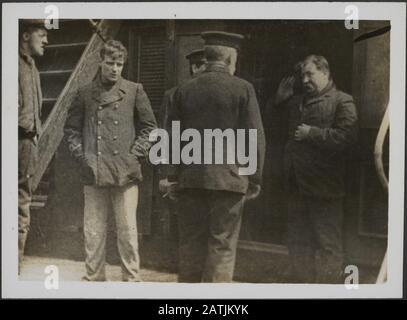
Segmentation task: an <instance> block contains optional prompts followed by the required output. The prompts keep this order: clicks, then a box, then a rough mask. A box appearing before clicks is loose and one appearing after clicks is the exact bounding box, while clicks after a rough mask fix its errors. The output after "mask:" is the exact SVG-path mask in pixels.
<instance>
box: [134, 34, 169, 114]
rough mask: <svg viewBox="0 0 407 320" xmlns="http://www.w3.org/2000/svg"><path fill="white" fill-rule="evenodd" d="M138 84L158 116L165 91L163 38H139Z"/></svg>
mask: <svg viewBox="0 0 407 320" xmlns="http://www.w3.org/2000/svg"><path fill="white" fill-rule="evenodd" d="M139 41H140V43H139V59H138V77H137V78H138V82H140V83H142V84H143V86H144V90H145V91H146V93H147V95H148V97H149V99H150V101H151V105H152V107H153V110H154V113H155V114H158V112H159V110H160V107H161V103H162V98H163V95H164V91H165V45H166V44H165V38H164V36H160V35H156V36H141V37H140V38H139Z"/></svg>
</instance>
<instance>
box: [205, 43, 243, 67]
mask: <svg viewBox="0 0 407 320" xmlns="http://www.w3.org/2000/svg"><path fill="white" fill-rule="evenodd" d="M204 50H205V57H206V60H207V61H208V62H215V61H223V62H225V63H227V62H228V60H229V59H230V57H231V56H232V55H233V54H236V53H237V51H236V49H235V48H231V47H226V46H218V45H205V47H204Z"/></svg>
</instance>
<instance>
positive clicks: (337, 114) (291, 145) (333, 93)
mask: <svg viewBox="0 0 407 320" xmlns="http://www.w3.org/2000/svg"><path fill="white" fill-rule="evenodd" d="M292 102H294V104H293V105H291V107H290V108H299V109H300V110H297V111H298V112H297V111H296V112H293V110H291V111H292V112H291V113H292V115H291V116H294V117H297V114H299V118H298V119H294V121H293V123H292V124H291V125H290V130H289V140H288V142H287V144H286V148H285V160H284V167H285V176H286V183H287V186H288V185H289V184H290V179H291V178H292V177H295V179H296V181H297V184H298V187H299V190H300V192H301V193H302V194H304V195H306V196H311V197H318V198H340V197H343V196H344V194H345V188H344V155H345V153H346V150H347V148H348V147H349V146H351V145H352V144H354V143H355V141H356V137H357V119H358V117H357V111H356V107H355V104H354V102H353V98H352V96H350V95H349V94H346V93H344V92H342V91H340V90H337V89H336V87H335V85H334V84H333V83H330V84H329V85H328V86H327V88H326V89H325V90H324V91H323V92H321V94H320V95H318V96H316V97H313V98H308V99H307V98H306V97H302V98H301V97H300V99H298V97H295V99H292ZM295 103H297V104H296V105H295ZM291 104H292V103H291ZM292 120H293V119H292ZM295 122H297V125H299V124H301V123H304V124H307V125H309V126H311V129H310V131H309V134H308V136H307V138H306V139H305V140H302V141H296V140H295V139H294V134H295V129H296V128H295V127H294V124H295Z"/></svg>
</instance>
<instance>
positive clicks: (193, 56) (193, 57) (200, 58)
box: [185, 49, 206, 64]
mask: <svg viewBox="0 0 407 320" xmlns="http://www.w3.org/2000/svg"><path fill="white" fill-rule="evenodd" d="M185 58H187V59H188V60H189V63H190V64H195V63H199V62H205V61H206V59H205V54H204V50H203V49H197V50H194V51H191V52H190V53H188V54H187V55H186V56H185Z"/></svg>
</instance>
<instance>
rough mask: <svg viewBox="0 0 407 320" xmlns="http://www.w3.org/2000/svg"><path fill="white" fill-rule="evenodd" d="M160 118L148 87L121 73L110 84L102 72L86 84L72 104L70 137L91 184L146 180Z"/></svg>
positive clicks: (84, 177)
mask: <svg viewBox="0 0 407 320" xmlns="http://www.w3.org/2000/svg"><path fill="white" fill-rule="evenodd" d="M156 126H157V125H156V120H155V117H154V113H153V111H152V108H151V104H150V101H149V99H148V97H147V94H146V93H145V91H144V90H143V86H142V85H141V84H139V83H134V82H131V81H128V80H125V79H123V78H121V79H120V80H119V81H118V82H117V83H116V84H115V85H113V86H111V87H105V86H104V85H103V84H102V83H101V81H100V78H99V77H96V78H95V80H94V81H93V82H92V83H90V84H88V85H85V86H84V87H82V88H80V89H79V91H78V93H77V96H76V99H75V101H74V103H73V105H72V106H71V108H70V111H69V114H68V118H67V121H66V125H65V136H66V140H67V142H68V145H69V149H70V151H71V153H72V154H73V156H74V157H75V158H77V159H79V160H80V163H81V164H82V169H84V171H83V174H82V178H83V182H84V183H85V184H94V185H97V186H123V185H126V184H128V183H130V182H133V183H137V182H139V181H141V180H142V173H141V165H140V160H141V159H143V158H147V157H148V151H149V148H150V146H151V142H150V141H149V135H150V132H151V131H152V130H154V129H155V128H156Z"/></svg>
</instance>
